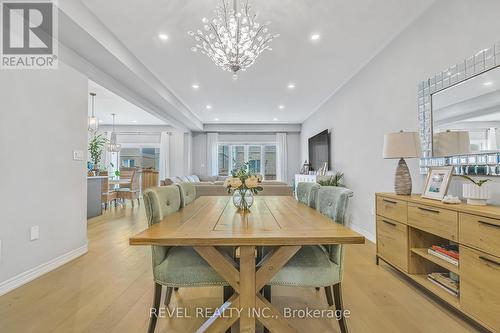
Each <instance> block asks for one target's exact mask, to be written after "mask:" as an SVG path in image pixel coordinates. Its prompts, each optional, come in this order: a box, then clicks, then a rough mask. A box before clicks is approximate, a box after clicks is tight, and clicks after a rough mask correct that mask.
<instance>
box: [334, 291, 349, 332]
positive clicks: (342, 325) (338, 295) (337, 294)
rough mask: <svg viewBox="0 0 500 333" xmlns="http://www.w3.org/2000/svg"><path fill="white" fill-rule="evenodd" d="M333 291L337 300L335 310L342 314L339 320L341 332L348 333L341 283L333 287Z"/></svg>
mask: <svg viewBox="0 0 500 333" xmlns="http://www.w3.org/2000/svg"><path fill="white" fill-rule="evenodd" d="M332 289H333V297H334V299H335V310H337V312H338V313H340V314H341V317H340V320H339V326H340V332H341V333H347V332H348V330H347V322H346V319H345V317H344V304H343V301H342V286H341V284H340V283H337V284H336V285H334V286H332Z"/></svg>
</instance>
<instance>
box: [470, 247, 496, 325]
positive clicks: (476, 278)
mask: <svg viewBox="0 0 500 333" xmlns="http://www.w3.org/2000/svg"><path fill="white" fill-rule="evenodd" d="M460 304H461V308H462V309H463V310H464V311H465V312H466V313H468V314H469V315H471V316H472V317H473V318H477V319H479V320H480V321H482V322H483V323H484V324H486V325H487V326H489V327H490V328H492V329H494V330H495V331H497V332H498V331H500V315H499V314H500V258H497V257H494V256H490V255H488V254H486V253H483V252H481V251H476V250H472V249H470V248H468V247H466V246H460Z"/></svg>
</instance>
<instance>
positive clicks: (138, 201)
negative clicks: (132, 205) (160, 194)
mask: <svg viewBox="0 0 500 333" xmlns="http://www.w3.org/2000/svg"><path fill="white" fill-rule="evenodd" d="M140 205H141V200H140V199H139V198H137V206H140Z"/></svg>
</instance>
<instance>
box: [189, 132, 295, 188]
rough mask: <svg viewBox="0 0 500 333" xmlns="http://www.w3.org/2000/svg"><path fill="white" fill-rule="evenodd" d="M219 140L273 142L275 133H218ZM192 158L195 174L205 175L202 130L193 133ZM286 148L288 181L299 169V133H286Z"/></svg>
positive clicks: (204, 150) (205, 154)
mask: <svg viewBox="0 0 500 333" xmlns="http://www.w3.org/2000/svg"><path fill="white" fill-rule="evenodd" d="M219 141H220V142H223V143H237V142H238V143H274V142H276V134H273V133H219ZM192 142H193V154H192V156H193V158H192V169H193V173H194V174H196V175H201V176H206V174H207V168H206V164H207V161H206V159H207V158H206V156H207V153H206V150H207V135H206V133H203V132H195V133H193V138H192ZM287 149H288V159H287V165H288V182H291V181H292V179H293V176H294V174H296V173H298V172H299V170H300V165H301V162H300V133H299V132H289V133H287Z"/></svg>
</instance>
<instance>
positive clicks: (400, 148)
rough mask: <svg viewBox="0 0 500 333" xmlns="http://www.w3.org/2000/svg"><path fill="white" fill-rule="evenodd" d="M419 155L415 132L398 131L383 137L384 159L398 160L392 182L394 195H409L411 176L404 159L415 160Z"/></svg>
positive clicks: (419, 148)
mask: <svg viewBox="0 0 500 333" xmlns="http://www.w3.org/2000/svg"><path fill="white" fill-rule="evenodd" d="M421 154H422V151H421V147H420V138H419V136H418V133H416V132H403V131H400V132H398V133H389V134H386V135H385V136H384V158H386V159H399V163H398V167H397V169H396V177H395V180H394V190H395V192H396V194H399V195H410V194H411V175H410V170H409V169H408V166H407V165H406V162H405V160H404V159H405V158H417V157H420V156H421Z"/></svg>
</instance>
